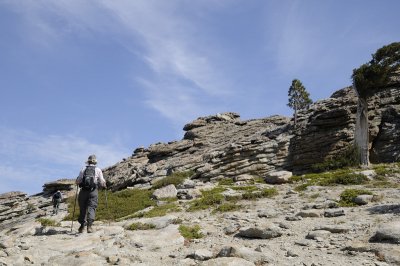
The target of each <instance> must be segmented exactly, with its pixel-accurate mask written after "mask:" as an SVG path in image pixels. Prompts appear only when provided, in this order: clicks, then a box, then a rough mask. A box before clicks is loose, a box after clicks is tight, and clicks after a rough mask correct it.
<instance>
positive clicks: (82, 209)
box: [78, 189, 90, 233]
mask: <svg viewBox="0 0 400 266" xmlns="http://www.w3.org/2000/svg"><path fill="white" fill-rule="evenodd" d="M89 193H90V192H89V191H85V190H83V189H81V191H80V192H79V196H78V203H79V217H78V222H79V223H80V224H81V226H80V227H79V233H82V232H83V229H84V228H85V224H86V212H87V207H88V200H89Z"/></svg>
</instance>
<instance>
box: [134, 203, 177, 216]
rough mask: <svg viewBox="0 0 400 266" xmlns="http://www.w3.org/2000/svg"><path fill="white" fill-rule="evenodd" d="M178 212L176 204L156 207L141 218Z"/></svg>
mask: <svg viewBox="0 0 400 266" xmlns="http://www.w3.org/2000/svg"><path fill="white" fill-rule="evenodd" d="M180 210H181V209H180V208H179V207H178V205H177V204H176V203H169V204H165V205H161V206H156V207H154V208H153V209H151V210H150V211H148V212H145V213H143V214H142V215H141V217H145V218H152V217H160V216H164V215H166V214H167V213H170V212H179V211H180Z"/></svg>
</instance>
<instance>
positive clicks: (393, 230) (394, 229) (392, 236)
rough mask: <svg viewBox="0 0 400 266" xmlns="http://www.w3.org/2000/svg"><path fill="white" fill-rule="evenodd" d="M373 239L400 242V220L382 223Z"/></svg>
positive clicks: (374, 240)
mask: <svg viewBox="0 0 400 266" xmlns="http://www.w3.org/2000/svg"><path fill="white" fill-rule="evenodd" d="M371 241H373V242H389V243H394V244H400V221H394V222H391V223H387V224H382V225H380V226H379V227H378V229H377V231H376V232H375V235H374V236H373V237H372V238H371Z"/></svg>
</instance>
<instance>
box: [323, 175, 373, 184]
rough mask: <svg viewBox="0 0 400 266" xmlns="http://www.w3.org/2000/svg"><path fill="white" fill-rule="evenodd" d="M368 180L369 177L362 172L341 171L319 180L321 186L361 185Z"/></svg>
mask: <svg viewBox="0 0 400 266" xmlns="http://www.w3.org/2000/svg"><path fill="white" fill-rule="evenodd" d="M367 181H368V178H367V177H366V176H364V175H362V174H354V173H350V174H348V173H343V174H341V173H339V174H336V175H332V176H330V177H329V178H326V179H323V180H321V181H320V182H319V185H321V186H329V185H361V184H364V183H366V182H367Z"/></svg>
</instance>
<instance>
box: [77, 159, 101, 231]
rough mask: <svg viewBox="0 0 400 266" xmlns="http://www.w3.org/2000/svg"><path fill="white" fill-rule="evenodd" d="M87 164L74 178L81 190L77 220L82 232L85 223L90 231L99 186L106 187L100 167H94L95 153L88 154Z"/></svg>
mask: <svg viewBox="0 0 400 266" xmlns="http://www.w3.org/2000/svg"><path fill="white" fill-rule="evenodd" d="M86 163H87V166H86V167H84V168H82V170H81V172H80V173H79V176H78V178H77V179H76V184H78V185H79V187H80V188H81V191H80V192H79V196H78V203H79V208H80V213H79V218H78V222H79V223H80V224H81V226H80V227H79V233H82V232H83V229H84V228H85V224H87V232H88V233H92V232H93V228H92V224H93V222H94V217H95V214H96V208H97V203H98V190H97V188H98V187H99V186H101V187H104V188H106V181H105V180H104V177H103V173H102V171H101V169H100V168H98V167H96V164H97V159H96V155H90V156H89V158H88V160H87V162H86Z"/></svg>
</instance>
